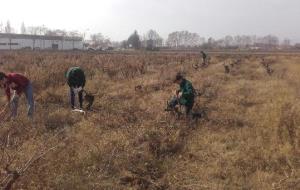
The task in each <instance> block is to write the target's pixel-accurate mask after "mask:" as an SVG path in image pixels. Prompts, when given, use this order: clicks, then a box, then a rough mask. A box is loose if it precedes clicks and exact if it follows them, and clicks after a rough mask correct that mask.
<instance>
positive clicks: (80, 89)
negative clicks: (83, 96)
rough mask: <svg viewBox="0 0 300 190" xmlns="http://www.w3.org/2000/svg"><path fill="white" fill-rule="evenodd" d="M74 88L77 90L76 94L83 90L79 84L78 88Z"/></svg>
mask: <svg viewBox="0 0 300 190" xmlns="http://www.w3.org/2000/svg"><path fill="white" fill-rule="evenodd" d="M73 90H74V92H75V93H76V94H78V93H79V92H80V91H82V87H81V86H79V87H77V88H73Z"/></svg>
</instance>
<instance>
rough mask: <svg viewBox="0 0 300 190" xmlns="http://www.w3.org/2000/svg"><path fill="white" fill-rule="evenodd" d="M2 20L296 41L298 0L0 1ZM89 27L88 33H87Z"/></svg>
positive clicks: (122, 32)
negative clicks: (275, 36)
mask: <svg viewBox="0 0 300 190" xmlns="http://www.w3.org/2000/svg"><path fill="white" fill-rule="evenodd" d="M0 5H1V11H0V21H2V22H6V20H8V19H9V20H10V21H11V24H12V25H13V26H14V27H15V28H16V29H17V30H19V29H20V25H21V22H22V21H24V22H25V25H26V26H30V25H43V24H44V25H45V26H48V27H50V28H61V29H67V30H79V31H81V32H83V31H88V32H89V33H95V32H101V33H103V34H104V35H106V36H109V37H111V39H112V40H123V39H126V38H127V37H128V36H129V35H130V34H131V33H132V32H133V30H135V29H137V30H138V31H139V33H140V34H143V33H144V32H146V31H147V30H149V29H155V30H157V31H158V32H159V33H160V34H161V35H162V36H163V37H167V35H168V33H170V32H173V31H176V30H189V31H191V32H197V33H199V34H200V36H204V37H206V38H207V37H210V36H212V37H215V38H219V37H223V36H225V35H227V34H231V35H237V34H247V35H248V34H250V35H252V34H257V35H267V34H274V35H278V36H279V37H280V38H285V37H287V38H291V39H292V40H293V41H300V26H299V20H300V8H299V7H300V1H299V0H1V1H0ZM87 29H88V30H87Z"/></svg>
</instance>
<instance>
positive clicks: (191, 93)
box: [168, 74, 195, 116]
mask: <svg viewBox="0 0 300 190" xmlns="http://www.w3.org/2000/svg"><path fill="white" fill-rule="evenodd" d="M174 83H177V84H178V85H179V87H180V89H179V90H177V91H176V96H174V97H173V98H172V99H171V101H170V102H169V105H168V107H169V108H171V109H173V108H175V107H176V106H177V105H182V106H184V107H185V113H186V115H187V116H188V115H189V114H190V113H191V111H192V109H193V106H194V100H195V90H194V88H193V85H192V83H191V82H190V81H188V80H186V79H185V78H184V77H183V76H182V75H181V74H177V75H176V77H175V80H174Z"/></svg>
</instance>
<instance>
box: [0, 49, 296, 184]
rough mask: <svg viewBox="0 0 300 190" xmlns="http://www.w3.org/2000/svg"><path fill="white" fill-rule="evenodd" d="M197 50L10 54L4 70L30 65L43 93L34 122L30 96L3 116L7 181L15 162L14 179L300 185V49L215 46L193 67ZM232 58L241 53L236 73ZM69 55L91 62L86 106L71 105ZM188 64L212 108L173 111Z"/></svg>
mask: <svg viewBox="0 0 300 190" xmlns="http://www.w3.org/2000/svg"><path fill="white" fill-rule="evenodd" d="M262 58H263V59H264V61H266V62H268V64H269V66H270V67H271V68H272V69H273V70H274V72H273V73H272V74H271V75H269V74H268V73H267V71H266V69H265V68H264V67H263V66H262V63H261V62H262ZM238 59H240V61H238V62H237V61H236V60H238ZM198 61H200V58H199V57H198V55H195V54H187V53H185V54H184V53H177V54H164V53H158V54H146V53H137V54H89V53H63V52H62V53H51V52H50V53H46V52H38V53H34V52H2V53H0V70H4V71H14V72H20V73H24V74H25V75H26V76H28V77H29V78H30V79H31V80H32V81H33V84H34V87H35V99H36V102H37V103H36V104H37V105H36V115H35V119H34V121H33V122H31V121H28V120H27V118H26V117H25V115H26V114H25V109H26V107H25V104H24V103H23V102H24V101H22V103H21V105H22V106H21V109H20V115H19V118H18V119H17V120H15V121H10V122H5V123H1V124H0V125H1V126H0V148H1V149H0V150H1V155H0V159H1V161H0V171H1V173H0V183H1V185H2V187H4V186H6V185H7V183H8V181H9V180H11V179H12V178H13V171H17V172H18V173H19V174H21V176H20V177H16V181H15V182H14V184H13V186H12V189H67V190H69V189H107V190H110V189H114V190H118V189H140V190H144V189H145V190H147V189H149V190H150V189H157V190H159V189H160V190H164V189H171V190H173V189H174V190H197V189H212V190H214V189H245V190H246V189H282V190H284V189H300V153H299V152H300V151H299V148H300V141H299V137H300V127H299V126H300V100H299V95H300V75H299V73H300V65H299V63H300V56H298V55H293V56H285V55H276V54H275V55H259V56H258V55H250V54H249V55H214V56H212V59H211V64H210V65H209V67H208V68H205V69H199V70H195V69H194V68H193V65H194V64H196V63H197V62H198ZM224 62H227V63H228V62H229V63H234V64H230V72H229V73H225V71H224V67H223V63H224ZM70 66H81V67H82V68H84V70H85V72H86V75H87V79H88V80H87V87H86V89H87V90H88V91H90V92H92V93H93V94H94V95H95V96H96V100H95V104H94V106H93V108H94V110H93V111H91V112H88V113H87V115H86V116H83V115H79V114H76V113H71V112H70V109H69V105H68V96H67V93H68V88H67V86H66V84H65V79H64V71H65V70H66V69H67V68H68V67H70ZM178 71H181V72H184V73H185V75H186V76H187V78H188V79H189V80H191V81H192V82H193V84H194V86H195V88H196V89H197V90H198V92H200V94H201V96H199V97H197V100H196V106H195V108H194V111H195V112H197V111H198V112H200V111H202V110H205V112H206V114H207V117H208V119H200V120H199V121H197V122H196V121H194V122H189V123H187V122H185V121H184V120H178V121H177V120H176V119H175V118H174V117H173V116H170V115H169V114H168V113H166V112H164V108H165V104H166V101H167V99H168V98H169V97H170V95H171V94H172V92H173V90H174V89H176V88H177V87H176V86H175V85H174V84H172V82H171V79H172V76H173V75H174V74H175V73H176V72H178ZM0 93H1V95H2V94H3V90H1V92H0ZM2 97H3V98H1V99H0V102H1V105H4V103H5V97H4V96H2ZM27 166H28V167H27ZM9 171H11V172H12V173H9Z"/></svg>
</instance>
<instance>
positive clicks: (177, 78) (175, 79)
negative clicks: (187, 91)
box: [173, 73, 183, 82]
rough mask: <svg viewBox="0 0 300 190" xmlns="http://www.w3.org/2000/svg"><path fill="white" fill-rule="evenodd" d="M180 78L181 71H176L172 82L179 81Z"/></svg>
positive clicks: (181, 77)
mask: <svg viewBox="0 0 300 190" xmlns="http://www.w3.org/2000/svg"><path fill="white" fill-rule="evenodd" d="M181 79H183V76H182V74H181V73H177V74H176V76H175V78H174V81H173V82H177V81H179V80H181Z"/></svg>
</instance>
